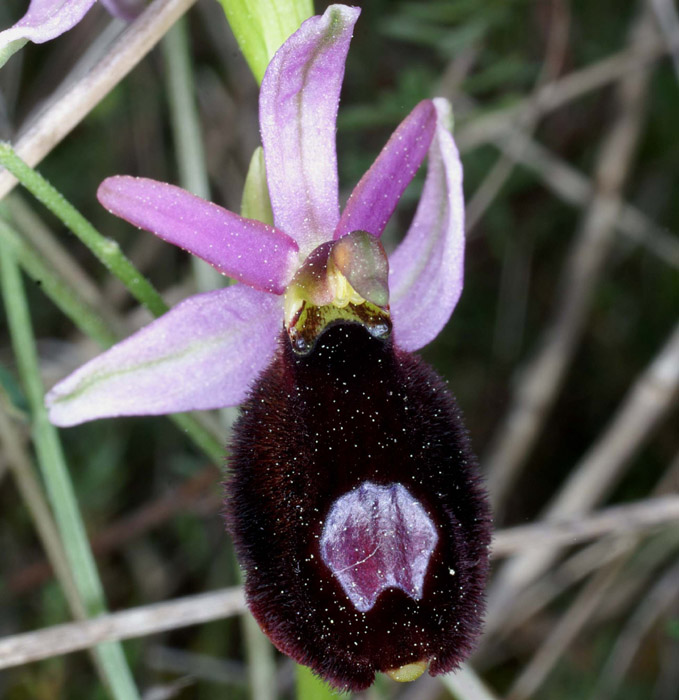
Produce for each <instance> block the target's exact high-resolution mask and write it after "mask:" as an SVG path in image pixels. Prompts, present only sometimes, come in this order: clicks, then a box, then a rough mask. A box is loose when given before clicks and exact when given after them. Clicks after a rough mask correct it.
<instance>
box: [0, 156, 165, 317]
mask: <svg viewBox="0 0 679 700" xmlns="http://www.w3.org/2000/svg"><path fill="white" fill-rule="evenodd" d="M0 165H4V166H5V168H7V170H9V171H10V172H11V173H12V175H14V177H16V178H17V180H19V182H21V184H22V185H23V186H24V187H25V188H26V189H27V190H28V191H29V192H30V193H31V194H32V195H33V196H34V197H35V198H36V199H37V200H38V201H40V202H42V203H43V204H44V205H45V206H46V207H47V208H48V209H49V210H50V211H51V212H52V213H53V214H54V215H55V216H56V217H57V218H58V219H60V220H61V221H62V222H63V223H64V224H65V225H66V226H68V228H69V229H71V231H73V233H74V234H75V235H76V236H77V237H78V238H79V239H80V240H81V241H82V242H83V243H84V244H85V245H86V246H87V247H88V248H89V249H90V250H91V251H92V253H94V255H95V256H96V257H97V258H99V260H100V261H101V262H102V263H103V264H104V265H105V266H106V267H107V268H108V269H109V270H110V271H111V272H112V273H113V274H114V275H115V276H116V277H117V278H118V279H119V280H120V281H121V282H122V283H123V284H124V285H125V286H126V287H127V288H128V289H129V290H130V293H131V294H132V296H134V298H135V299H137V301H139V302H140V303H141V304H143V305H144V306H146V308H148V309H149V311H151V313H152V314H153V315H154V316H161V315H162V314H164V313H165V312H166V311H167V305H166V304H165V302H164V301H163V299H162V297H161V296H160V294H159V293H158V292H157V291H156V290H155V289H154V288H153V285H152V284H151V283H150V282H149V281H148V280H147V279H146V278H145V277H144V276H143V275H142V274H141V273H140V272H139V271H138V270H137V269H136V268H135V266H134V265H133V264H132V263H131V262H130V260H129V259H128V258H127V257H126V256H125V255H123V253H122V252H121V250H120V246H119V245H118V244H117V243H116V242H115V241H112V240H110V239H109V238H104V236H102V235H101V234H100V233H99V232H98V231H97V230H96V229H95V228H94V226H92V224H91V223H90V222H89V221H88V220H87V219H86V218H85V217H84V216H83V215H82V214H81V213H80V212H79V211H78V210H77V209H76V208H75V207H74V206H73V205H72V204H71V203H70V202H69V201H67V200H66V199H65V198H64V196H63V195H62V194H61V193H60V192H59V191H58V190H57V189H56V188H54V187H53V186H52V185H51V184H50V183H49V182H48V181H47V180H46V179H45V178H44V177H43V176H42V175H40V173H38V171H37V170H33V168H31V167H29V166H28V165H27V164H26V163H25V162H24V161H23V160H22V159H21V158H19V156H18V155H17V154H16V153H15V152H14V149H13V148H12V147H11V146H10V144H8V143H0Z"/></svg>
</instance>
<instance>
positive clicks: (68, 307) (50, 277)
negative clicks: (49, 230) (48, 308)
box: [0, 219, 117, 347]
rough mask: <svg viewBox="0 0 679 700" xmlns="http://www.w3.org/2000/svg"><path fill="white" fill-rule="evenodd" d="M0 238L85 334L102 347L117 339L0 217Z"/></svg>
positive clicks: (97, 316) (99, 318)
mask: <svg viewBox="0 0 679 700" xmlns="http://www.w3.org/2000/svg"><path fill="white" fill-rule="evenodd" d="M0 240H2V242H3V244H4V245H5V247H6V248H8V249H10V250H11V251H12V252H13V253H14V255H15V256H16V258H17V260H18V261H19V263H20V265H21V267H23V268H24V270H26V272H27V273H28V275H29V277H31V278H32V279H34V280H35V281H36V282H37V283H38V284H39V285H40V286H41V288H42V290H43V291H44V292H45V294H47V296H48V297H50V298H51V299H58V300H59V301H58V304H59V308H60V309H61V310H62V311H63V312H64V313H65V314H66V315H67V316H68V317H69V318H70V319H71V320H72V321H73V322H74V323H75V324H76V326H77V327H78V328H80V330H81V331H82V332H83V333H85V335H88V336H90V337H91V338H95V339H96V340H97V342H99V343H101V344H102V345H103V346H104V347H108V346H109V345H113V343H115V342H116V340H117V338H116V334H115V332H114V331H113V330H112V329H111V328H109V327H108V326H107V324H106V323H105V322H104V321H103V320H102V319H101V317H100V316H99V315H98V314H97V313H96V311H94V310H93V309H92V308H90V307H89V306H88V305H87V304H85V303H84V302H82V301H81V300H80V297H79V296H78V295H77V294H75V293H74V291H73V289H72V288H71V287H70V286H69V285H68V284H67V283H66V282H65V281H64V280H63V278H62V277H61V276H60V275H59V274H57V273H56V272H54V270H53V269H52V268H50V267H49V265H48V264H47V263H46V261H45V260H44V259H43V258H42V256H41V255H40V254H39V253H37V252H35V251H34V250H33V249H32V248H31V247H30V246H29V245H28V244H27V243H26V242H25V241H24V240H23V239H22V238H21V236H20V235H19V234H18V233H17V232H16V231H15V230H14V229H13V228H12V227H11V226H9V224H7V223H6V222H5V221H3V220H2V219H0Z"/></svg>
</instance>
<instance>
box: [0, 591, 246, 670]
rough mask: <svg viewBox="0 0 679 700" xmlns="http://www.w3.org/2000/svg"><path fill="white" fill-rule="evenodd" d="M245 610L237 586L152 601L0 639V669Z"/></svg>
mask: <svg viewBox="0 0 679 700" xmlns="http://www.w3.org/2000/svg"><path fill="white" fill-rule="evenodd" d="M244 610H245V599H244V597H243V591H242V589H241V588H240V587H236V588H226V589H223V590H219V591H214V592H211V593H201V594H200V595H195V596H190V597H185V598H178V599H177V600H172V601H169V602H163V603H155V604H153V605H146V606H142V607H139V608H132V609H130V610H123V611H122V612H118V613H111V614H110V615H102V616H101V617H97V618H90V619H88V620H83V621H81V622H71V623H67V624H63V625H55V626H54V627H48V628H46V629H43V630H38V631H37V632H27V633H25V634H17V635H14V636H12V637H5V638H4V639H0V668H8V667H10V666H17V665H20V664H26V663H30V662H32V661H38V660H40V659H46V658H49V657H51V656H59V655H61V654H69V653H71V652H74V651H80V650H82V649H87V648H89V647H92V646H95V645H96V644H100V643H101V642H108V641H118V640H122V639H132V638H134V637H144V636H147V635H151V634H157V633H159V632H164V631H166V630H170V629H177V628H179V627H188V626H190V625H197V624H200V623H203V622H210V621H212V620H220V619H222V618H225V617H231V616H233V615H238V614H239V613H242V612H243V611H244Z"/></svg>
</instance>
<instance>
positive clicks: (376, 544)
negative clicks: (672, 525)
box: [320, 481, 438, 612]
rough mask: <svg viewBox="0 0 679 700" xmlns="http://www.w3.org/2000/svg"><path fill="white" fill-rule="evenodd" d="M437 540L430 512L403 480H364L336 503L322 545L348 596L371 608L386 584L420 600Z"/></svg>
mask: <svg viewBox="0 0 679 700" xmlns="http://www.w3.org/2000/svg"><path fill="white" fill-rule="evenodd" d="M437 542H438V534H437V532H436V527H435V525H434V523H433V522H432V520H431V518H430V517H429V515H427V513H426V511H425V510H424V508H423V507H422V504H421V503H420V502H419V501H418V500H417V499H415V498H413V496H411V494H410V493H409V492H408V491H407V489H406V488H405V487H404V486H403V485H402V484H391V485H390V486H378V485H377V484H373V483H371V482H369V481H366V482H365V483H363V484H362V485H361V486H360V487H359V488H357V489H354V490H353V491H349V492H348V493H346V494H344V495H343V496H340V498H338V499H337V500H336V501H335V503H333V505H332V507H331V508H330V512H329V513H328V517H327V519H326V521H325V525H324V526H323V534H322V535H321V541H320V546H321V557H322V559H323V561H324V562H325V564H326V566H327V567H328V568H329V569H330V571H332V573H333V575H334V576H336V577H337V580H338V581H339V582H340V584H341V586H342V588H343V589H344V592H345V593H346V594H347V596H348V597H349V600H351V602H352V603H353V605H354V607H355V608H356V609H357V610H359V611H360V612H367V611H368V610H370V609H371V608H372V607H373V605H375V602H376V601H377V598H378V597H379V595H380V594H381V593H382V591H384V590H386V589H387V588H400V589H401V590H402V591H403V592H404V593H406V594H407V595H409V596H410V597H411V598H412V599H413V600H421V598H422V589H423V586H424V577H425V575H426V573H427V568H428V566H429V559H430V558H431V555H432V553H433V551H434V548H435V547H436V543H437Z"/></svg>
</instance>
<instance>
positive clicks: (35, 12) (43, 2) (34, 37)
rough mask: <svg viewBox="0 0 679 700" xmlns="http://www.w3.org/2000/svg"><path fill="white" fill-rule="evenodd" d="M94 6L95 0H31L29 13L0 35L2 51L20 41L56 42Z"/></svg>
mask: <svg viewBox="0 0 679 700" xmlns="http://www.w3.org/2000/svg"><path fill="white" fill-rule="evenodd" d="M94 3H95V0H31V4H30V5H29V6H28V10H27V12H26V14H25V15H24V16H23V17H22V18H21V19H20V20H19V21H18V22H17V23H16V24H15V25H14V26H12V27H10V28H9V29H5V31H4V32H0V49H3V48H4V47H5V46H7V44H9V43H10V42H12V41H17V40H20V39H28V40H29V41H33V42H35V43H36V44H42V43H43V42H45V41H49V40H50V39H54V38H55V37H58V36H59V35H60V34H63V33H64V32H67V31H68V30H69V29H71V28H72V27H75V25H76V24H78V22H80V20H81V19H82V18H83V17H84V16H85V14H86V13H87V11H88V10H89V9H90V7H92V5H94Z"/></svg>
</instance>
